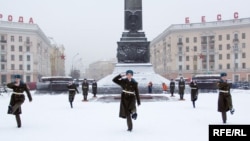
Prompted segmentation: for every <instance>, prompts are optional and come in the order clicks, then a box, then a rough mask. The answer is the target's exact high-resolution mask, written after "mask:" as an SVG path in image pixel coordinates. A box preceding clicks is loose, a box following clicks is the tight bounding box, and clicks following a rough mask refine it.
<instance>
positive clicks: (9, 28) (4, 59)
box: [0, 21, 64, 84]
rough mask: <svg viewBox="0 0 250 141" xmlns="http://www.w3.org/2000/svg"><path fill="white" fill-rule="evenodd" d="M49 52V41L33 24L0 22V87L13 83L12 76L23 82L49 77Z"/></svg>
mask: <svg viewBox="0 0 250 141" xmlns="http://www.w3.org/2000/svg"><path fill="white" fill-rule="evenodd" d="M51 50H53V46H52V45H51V43H50V40H49V39H48V37H47V36H46V35H45V34H44V33H43V31H42V30H41V29H40V28H39V26H38V25H37V24H31V23H23V22H11V21H0V55H1V58H0V59H1V60H0V63H1V64H0V70H1V74H0V83H1V84H2V83H6V82H10V81H13V76H14V75H15V74H20V75H21V76H22V79H23V80H24V81H25V82H37V81H38V80H39V78H40V77H41V76H50V75H52V68H51V65H52V64H51V60H50V59H51V54H50V52H51ZM61 69H64V68H61Z"/></svg>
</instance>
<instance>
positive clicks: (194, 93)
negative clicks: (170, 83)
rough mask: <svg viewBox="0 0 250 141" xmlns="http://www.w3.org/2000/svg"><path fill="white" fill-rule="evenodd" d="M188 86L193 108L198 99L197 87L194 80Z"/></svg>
mask: <svg viewBox="0 0 250 141" xmlns="http://www.w3.org/2000/svg"><path fill="white" fill-rule="evenodd" d="M189 86H190V88H191V101H192V103H193V107H194V108H195V101H196V100H197V99H198V91H199V87H198V85H197V83H196V81H195V80H192V81H191V82H190V84H189Z"/></svg>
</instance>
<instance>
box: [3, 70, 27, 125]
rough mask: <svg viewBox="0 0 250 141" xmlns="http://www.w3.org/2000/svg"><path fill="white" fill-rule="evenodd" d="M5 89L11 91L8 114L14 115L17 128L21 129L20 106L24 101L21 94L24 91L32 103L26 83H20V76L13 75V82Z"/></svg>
mask: <svg viewBox="0 0 250 141" xmlns="http://www.w3.org/2000/svg"><path fill="white" fill-rule="evenodd" d="M7 87H8V88H10V89H13V93H12V95H11V98H10V104H9V108H8V114H13V115H15V117H16V122H17V127H18V128H21V118H20V114H22V109H21V105H22V104H23V103H24V101H25V95H24V94H23V92H24V91H25V92H26V94H27V96H28V99H29V101H30V102H31V101H32V97H31V94H30V91H29V88H28V87H27V85H26V83H24V82H23V81H21V75H15V82H11V83H8V84H7Z"/></svg>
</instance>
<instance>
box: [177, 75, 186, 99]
mask: <svg viewBox="0 0 250 141" xmlns="http://www.w3.org/2000/svg"><path fill="white" fill-rule="evenodd" d="M178 87H179V94H180V100H184V92H185V80H184V79H183V77H181V78H180V81H179V84H178Z"/></svg>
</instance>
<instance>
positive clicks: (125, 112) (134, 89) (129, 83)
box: [113, 70, 141, 132]
mask: <svg viewBox="0 0 250 141" xmlns="http://www.w3.org/2000/svg"><path fill="white" fill-rule="evenodd" d="M124 76H125V75H123V74H119V75H117V76H116V77H114V78H113V82H114V83H116V84H118V85H119V86H121V87H122V93H121V101H120V112H119V117H120V118H126V119H127V126H128V131H130V132H131V131H132V129H133V123H132V119H131V118H133V119H134V120H136V118H137V110H136V100H137V105H138V106H139V105H141V101H140V96H139V90H138V83H137V82H136V81H135V79H133V78H132V77H133V71H132V70H127V71H126V78H123V77H124Z"/></svg>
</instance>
